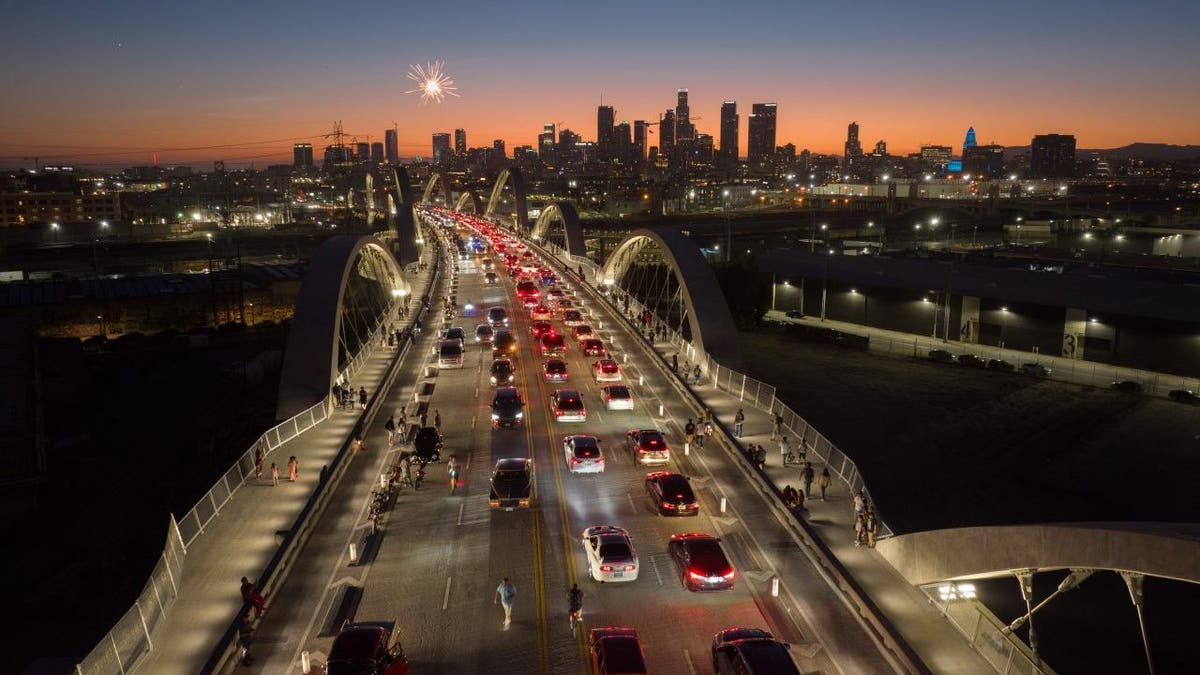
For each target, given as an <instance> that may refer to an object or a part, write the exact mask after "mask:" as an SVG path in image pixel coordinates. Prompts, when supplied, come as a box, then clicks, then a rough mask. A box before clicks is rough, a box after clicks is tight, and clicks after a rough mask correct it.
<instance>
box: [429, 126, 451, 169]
mask: <svg viewBox="0 0 1200 675" xmlns="http://www.w3.org/2000/svg"><path fill="white" fill-rule="evenodd" d="M449 162H450V134H447V133H437V134H434V135H433V163H434V164H440V165H443V166H445V165H446V164H448V163H449Z"/></svg>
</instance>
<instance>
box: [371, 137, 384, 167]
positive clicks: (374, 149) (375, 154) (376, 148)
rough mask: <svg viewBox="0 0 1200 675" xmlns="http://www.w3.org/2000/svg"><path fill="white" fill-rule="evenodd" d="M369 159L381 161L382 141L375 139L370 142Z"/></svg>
mask: <svg viewBox="0 0 1200 675" xmlns="http://www.w3.org/2000/svg"><path fill="white" fill-rule="evenodd" d="M371 161H372V162H375V163H376V164H382V163H383V143H380V142H379V141H376V142H374V143H372V144H371Z"/></svg>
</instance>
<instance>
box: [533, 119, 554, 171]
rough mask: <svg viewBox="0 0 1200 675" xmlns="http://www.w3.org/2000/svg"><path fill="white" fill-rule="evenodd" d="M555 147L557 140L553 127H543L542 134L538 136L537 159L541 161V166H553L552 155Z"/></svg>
mask: <svg viewBox="0 0 1200 675" xmlns="http://www.w3.org/2000/svg"><path fill="white" fill-rule="evenodd" d="M557 145H558V138H557V136H556V135H555V133H554V125H553V124H545V125H543V126H542V133H540V134H538V159H540V160H542V164H547V165H554V164H555V156H554V153H555V150H556V147H555V146H557Z"/></svg>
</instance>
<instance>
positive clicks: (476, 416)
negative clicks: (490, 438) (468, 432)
mask: <svg viewBox="0 0 1200 675" xmlns="http://www.w3.org/2000/svg"><path fill="white" fill-rule="evenodd" d="M477 419H479V415H471V429H472V430H473V429H475V421H476V420H477Z"/></svg>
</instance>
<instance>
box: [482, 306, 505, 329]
mask: <svg viewBox="0 0 1200 675" xmlns="http://www.w3.org/2000/svg"><path fill="white" fill-rule="evenodd" d="M487 318H488V323H490V324H492V327H493V328H502V327H504V326H507V325H508V310H507V309H504V308H503V307H489V308H488V311H487Z"/></svg>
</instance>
